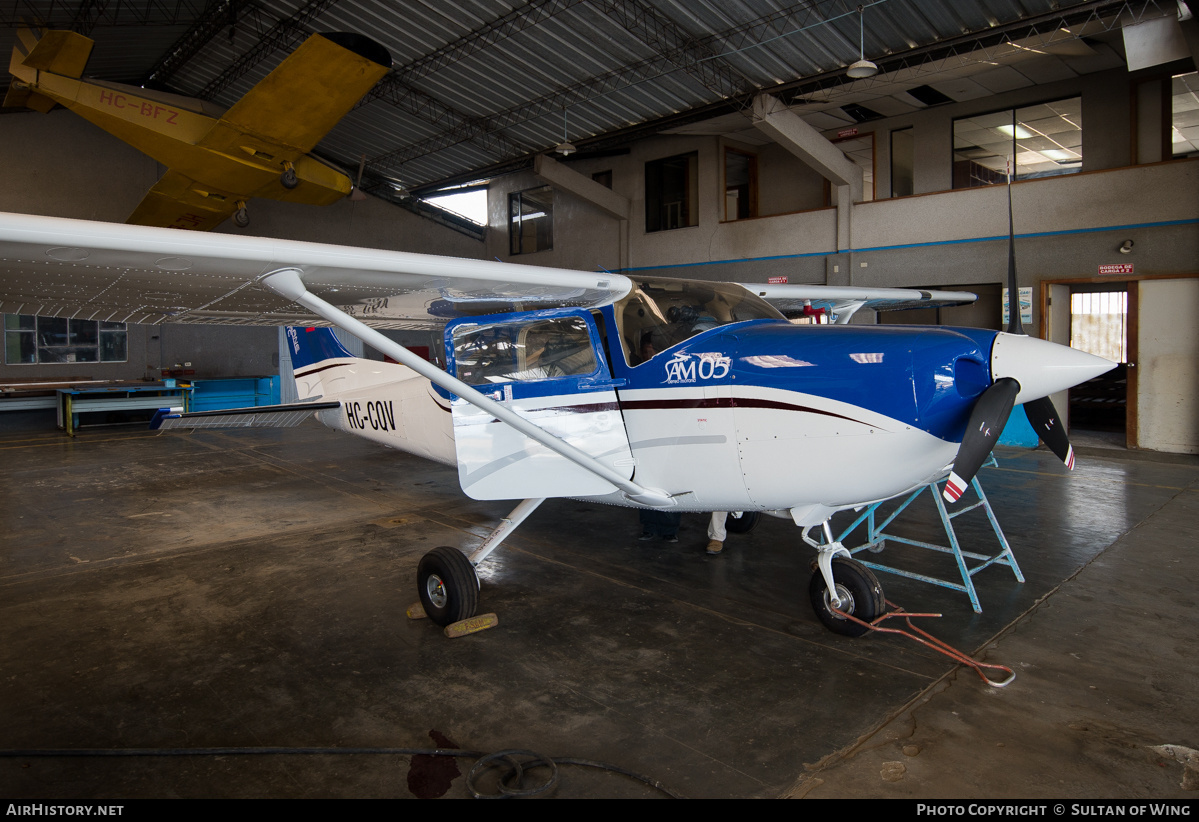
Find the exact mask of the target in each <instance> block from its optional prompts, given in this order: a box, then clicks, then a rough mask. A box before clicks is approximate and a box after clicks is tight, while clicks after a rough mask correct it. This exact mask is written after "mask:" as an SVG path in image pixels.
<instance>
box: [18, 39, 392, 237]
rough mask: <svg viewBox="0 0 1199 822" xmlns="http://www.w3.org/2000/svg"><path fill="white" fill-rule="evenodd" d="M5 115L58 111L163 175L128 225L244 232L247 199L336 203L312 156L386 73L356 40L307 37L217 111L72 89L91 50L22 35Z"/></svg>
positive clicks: (330, 173)
mask: <svg viewBox="0 0 1199 822" xmlns="http://www.w3.org/2000/svg"><path fill="white" fill-rule="evenodd" d="M17 35H18V39H17V45H16V46H14V47H13V54H12V61H11V63H10V64H9V68H8V70H9V72H10V73H11V74H12V76H13V79H12V82H11V84H10V85H9V90H8V94H7V95H6V96H5V98H4V105H5V106H12V107H18V106H26V107H28V108H31V109H34V110H36V111H41V112H49V111H50V110H51V109H52V108H54V106H55V104H59V105H63V106H66V107H67V108H69V109H70V110H71V111H73V112H75V113H76V114H78V115H80V116H81V117H83V118H85V119H87V120H88V121H90V122H92V123H95V124H96V125H97V126H99V127H100V128H102V129H104V130H105V131H107V132H108V133H110V134H112V135H114V136H116V137H119V138H120V139H122V140H124V141H125V142H126V143H128V144H129V145H131V146H133V147H134V148H136V149H138V150H139V151H142V152H145V153H146V154H149V155H150V156H151V157H153V158H154V159H155V160H157V161H158V162H160V163H162V164H163V165H164V166H166V167H167V172H166V174H164V175H163V176H162V179H160V180H159V181H158V182H157V183H156V184H155V186H154V187H153V188H152V189H150V191H149V193H147V194H146V197H145V199H143V200H142V202H141V204H140V205H138V207H137V208H136V209H135V210H134V212H133V214H132V215H130V217H129V219H128V220H127V221H126V222H129V223H133V224H136V225H153V226H165V227H167V228H188V229H194V230H196V231H208V230H210V229H213V228H216V227H217V226H218V225H220V224H221V223H222V222H224V221H225V219H226V218H227V217H229V216H231V215H232V216H233V221H234V222H235V223H237V225H239V226H241V227H242V228H244V227H246V226H247V225H249V219H250V218H249V214H248V211H247V206H246V203H247V202H248V201H249V200H250V198H252V197H266V198H268V199H271V200H285V201H287V202H292V203H306V204H309V205H328V204H330V203H335V202H337V201H338V200H340V199H341V198H342V197H344V196H345V195H347V194H349V193H350V189H351V188H352V185H351V181H350V178H349V177H347V176H346V175H345V174H343V173H342V172H341V171H339V170H337V169H336V168H334V167H332V166H330V165H329V164H327V163H325V162H323V161H322V160H319V159H317V158H316V157H313V156H311V155H309V153H308V152H310V151H312V149H313V148H315V147H316V144H317V143H318V142H320V140H321V138H322V137H324V136H325V134H327V133H328V131H329V129H331V128H333V126H335V125H336V124H337V121H338V120H340V119H341V118H342V117H344V116H345V114H346V112H348V111H349V110H350V108H351V107H352V106H353V105H354V104H355V103H357V102H358V101H359V100H360V99H362V95H364V94H366V93H367V92H368V91H370V89H371V87H372V86H374V85H375V83H377V82H378V81H379V80H380V79H381V78H382V77H383V75H385V74H386V73H387V72H388V71H389V70H390V69H391V56H390V55H389V54H388V53H387V50H386V49H384V48H383V47H382V46H380V45H379V44H378V43H376V42H374V41H373V40H370V39H369V38H366V37H363V36H362V35H360V34H346V33H333V34H314V35H312V36H311V37H309V38H308V39H307V40H306V41H304V43H303V44H302V45H301V46H300V47H299V48H298V49H296V50H295V51H294V52H292V53H291V54H290V55H289V56H288V57H287V59H286V60H284V61H283V62H282V63H281V64H280V65H279V66H278V67H277V68H276V69H275V70H274V71H272V72H271V73H270V74H268V75H267V76H266V77H265V78H263V79H262V81H260V82H259V83H258V84H257V85H256V86H254V88H252V89H250V91H249V92H247V93H246V95H245V96H244V97H242V98H241V100H239V101H238V102H237V103H236V104H235V105H234V106H233V108H231V109H229V110H228V111H226V112H224V113H223V114H222V113H221V112H220V111H219V110H214V109H213V107H212V106H211V105H210V104H208V103H205V102H203V101H201V100H193V99H190V98H187V97H181V96H179V95H175V94H166V93H163V92H157V91H152V90H149V89H144V88H138V87H136V86H126V85H121V84H120V83H107V82H103V81H101V80H84V79H80V78H81V76H82V74H83V69H84V67H85V66H86V64H87V60H88V57H89V56H90V55H91V52H92V46H93V45H95V43H94V42H93V41H92V40H90V39H88V38H87V37H84V36H83V35H82V34H76V33H75V32H71V31H47V30H44V29H37V30H35V29H21V30H19V31H18V32H17Z"/></svg>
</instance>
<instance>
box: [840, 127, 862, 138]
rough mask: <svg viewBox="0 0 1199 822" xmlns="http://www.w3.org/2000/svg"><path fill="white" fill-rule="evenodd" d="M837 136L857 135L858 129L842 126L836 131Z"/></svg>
mask: <svg viewBox="0 0 1199 822" xmlns="http://www.w3.org/2000/svg"><path fill="white" fill-rule="evenodd" d="M837 136H838V137H857V136H858V130H857V129H856V128H843V129H841V130H840V131H838V132H837Z"/></svg>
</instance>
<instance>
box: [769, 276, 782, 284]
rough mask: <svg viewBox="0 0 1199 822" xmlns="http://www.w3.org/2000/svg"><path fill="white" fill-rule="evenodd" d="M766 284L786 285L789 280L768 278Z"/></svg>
mask: <svg viewBox="0 0 1199 822" xmlns="http://www.w3.org/2000/svg"><path fill="white" fill-rule="evenodd" d="M766 282H767V283H769V284H770V285H786V284H787V278H786V277H767V278H766Z"/></svg>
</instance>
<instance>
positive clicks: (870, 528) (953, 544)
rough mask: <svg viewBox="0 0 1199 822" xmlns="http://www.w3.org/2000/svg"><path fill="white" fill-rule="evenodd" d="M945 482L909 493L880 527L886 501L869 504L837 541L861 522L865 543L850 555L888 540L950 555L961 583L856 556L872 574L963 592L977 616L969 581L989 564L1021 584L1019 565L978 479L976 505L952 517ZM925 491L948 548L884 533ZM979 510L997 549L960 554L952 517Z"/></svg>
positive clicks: (875, 548) (877, 547) (879, 547)
mask: <svg viewBox="0 0 1199 822" xmlns="http://www.w3.org/2000/svg"><path fill="white" fill-rule="evenodd" d="M986 464H987V465H995V458H994V457H991V459H990V460H989V461H988V462H987V463H986ZM945 482H946V481H945V480H940V481H939V482H931V483H929V484H928V485H925V486H923V487H922V488H919V489H917V490H916V491H913V492H912V493H911V494H909V495H908V497H907V498H906V499H905V500H904V501H903V502H902V503H901V504H900V506H899V507H898V508H897V509H895V511H893V512H892V513H891V514H890V516H888V517H887V518H886V519H884V520H883V521H882V522H881V524H876V517H877V516H878V509H879V506H881V505H884V504H886V503H887V502H889V500H884V501H883V502H876V503H875V504H874V505H871V506H870V507H868V508H867V509H866V510H865V511H863V512H862V513H861V515H859V516H858V518H857V519H855V520H854V521H853V524H852V525H850V526H849V527H848V528H846V529H845V530H844V531H842V532H841V535H840V536H839V537H838V538H837V539H838V541H839V542H845V539H846V537H848V536H849V534H850V533H851V532H852V531H854V530H855V529H856V528H857V527H858V526H859V525H861V524H862V523H866V528H867V533H866V542H865V543H863V544H862V545H859V546H858V547H856V548H850V549H848V550H849V552H850V553H851V554H858V553H859V552H861V551H867V550H869V551H872V552H875V553H877V552H879V551H881V550H882V549H883V547H884V545H885V544H886V541H887V540H891V541H892V542H900V543H903V544H905V545H915V546H916V547H919V548H928V549H929V550H931V551H939V552H941V553H943V554H953V557H954V559H955V560H956V561H957V564H958V571H959V572H961V575H962V582H961V583H960V584H959V583H957V582H951V581H949V580H945V579H938V578H936V577H929V576H925V575H923V574H917V573H914V572H912V571H905V570H903V569H901V568H892V567H890V566H887V565H881V564H878V563H874V562H866V561H864V560H862V559H861V558H860V557H857V559H858V561H859V562H861V563H862V564H863V565H865V566H866V567H867V568H871V569H873V570H875V571H886V572H887V573H889V574H898V575H899V576H903V577H908V578H909V579H918V580H920V581H922V582H931V583H932V584H934V585H940V586H942V587H945V588H952V589H953V590H955V591H964V592H965V593H966V594H968V595H969V596H970V604H971V605H972V606H973V607H974V612H975V613H976V614H981V613H982V610H983V609H982V606H981V605H979V602H978V592H977V591H975V590H974V582H973V581H972V579H971V578H972V577H973V576H974V575H975V574H977V573H978V572H979V571H981V570H983V569H984V568H989V567H990V566H992V565H1006V566H1008V567H1009V568H1011V569H1012V573H1014V574H1015V575H1016V579H1017V580H1018V581H1020V582H1024V575H1023V574H1022V573H1020V566H1019V565H1018V564H1017V563H1016V557H1015V555H1014V554H1012V549H1011V546H1009V545H1008V542H1007V539H1006V538H1005V537H1004V535H1003V530H1002V529H1001V528H1000V527H999V523H998V522H997V521H996V520H995V514H994V512H993V511H992V510H991V503H990V502H988V501H987V497H986V494H984V493H983V489H982V486H981V485H980V484H979V482H978V477H977V476H976V477H975V478H974V479H973V480H971V482H970V485H971V486H972V487H973V488H974V493H975V494H976V495H977V496H978V502H976V503H974V504H973V505H968V506H965V507H963V508H962V509H961V510H959V511H954V512H953V513H952V514H951V513H949V512H948V510H947V509H946V508H945V501H944V499H943V498H942V496H941V488H942V486H943V485H944V484H945ZM925 491H927V492H928V493H930V494H931V495H932V497H933V501H934V502H935V503H936V505H937V512H938V513H939V514H940V515H941V523H942V524H943V525H944V526H945V536H947V537H948V538H949V545H948V546H945V545H936V544H934V543H931V542H921V541H920V540H914V539H908V538H907V537H901V536H897V535H895V534H890V533H886V528H887V527H888V526H889V525H890V524H891V523H892V522H894V521H895V518H896V517H898V516H899V515H900V514H902V513H903V512H904V510H905V509H906V508H907V507H908V506H909V505H911V504H912V502H914V501H915V500H916V498H917V497H919V496H920V495H921V494H923V493H924V492H925ZM980 507H981V508H982V509H983V510H984V511H986V513H987V519H988V520H990V522H991V529H992V530H993V531H994V532H995V536H996V538H997V539H998V540H999V545H1000V548H1001V550H1000V551H999V553H998V554H995V555H994V556H987V555H986V554H976V553H972V552H970V551H963V550H962V547H961V545H960V544H959V543H958V537H957V534H956V533H955V532H954V530H953V520H954V519H955V518H957V517H960V516H961V515H962V514H965V513H968V512H970V511H973V510H974V509H975V508H980ZM967 558H968V559H971V560H982V562H980V563H979V564H977V565H975V566H974V567H972V568H971V567H969V566H968V565H967V564H966V560H967Z"/></svg>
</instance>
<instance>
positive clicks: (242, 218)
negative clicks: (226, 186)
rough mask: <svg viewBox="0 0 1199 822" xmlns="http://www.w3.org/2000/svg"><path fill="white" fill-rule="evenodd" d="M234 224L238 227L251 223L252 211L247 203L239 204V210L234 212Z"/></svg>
mask: <svg viewBox="0 0 1199 822" xmlns="http://www.w3.org/2000/svg"><path fill="white" fill-rule="evenodd" d="M233 224H234V225H235V226H237V227H238V228H245V227H246V226H248V225H249V224H250V212H249V210H248V209H246V207H245V205H239V206H238V207H237V211H235V212H233Z"/></svg>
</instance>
